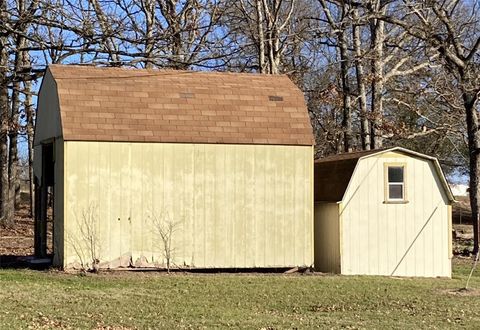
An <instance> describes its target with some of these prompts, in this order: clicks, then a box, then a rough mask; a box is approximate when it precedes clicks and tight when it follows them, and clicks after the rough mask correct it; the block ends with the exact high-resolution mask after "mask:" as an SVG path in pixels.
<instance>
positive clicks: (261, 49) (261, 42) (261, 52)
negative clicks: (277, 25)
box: [255, 0, 266, 73]
mask: <svg viewBox="0 0 480 330" xmlns="http://www.w3.org/2000/svg"><path fill="white" fill-rule="evenodd" d="M255 8H256V11H257V33H258V68H259V70H260V73H265V69H266V68H265V67H266V65H265V34H264V32H263V9H262V2H261V0H256V1H255Z"/></svg>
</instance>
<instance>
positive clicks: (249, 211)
mask: <svg viewBox="0 0 480 330" xmlns="http://www.w3.org/2000/svg"><path fill="white" fill-rule="evenodd" d="M240 150H241V154H240V155H241V157H242V160H241V162H240V163H242V164H243V165H242V166H243V167H244V169H245V172H244V173H245V177H244V178H242V182H243V183H242V185H241V186H240V188H239V189H238V190H237V192H240V193H241V194H242V195H243V198H244V203H245V211H244V214H245V218H244V220H243V221H245V225H244V230H243V235H244V236H243V237H244V243H243V245H244V248H245V251H246V252H245V254H246V255H245V259H246V260H247V261H248V262H247V263H246V265H248V267H255V266H257V265H260V263H259V261H258V256H257V251H256V248H257V246H256V244H255V242H256V241H257V231H256V222H257V218H258V217H257V209H256V208H255V200H256V186H255V157H249V156H248V155H251V153H252V150H251V149H250V147H248V146H242V148H241V149H240ZM236 221H238V222H239V223H241V222H242V219H241V218H237V219H236ZM246 237H249V238H250V239H249V242H248V243H247V240H246V239H245V238H246ZM241 238H242V236H237V239H241Z"/></svg>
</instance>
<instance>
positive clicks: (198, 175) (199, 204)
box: [192, 145, 206, 267]
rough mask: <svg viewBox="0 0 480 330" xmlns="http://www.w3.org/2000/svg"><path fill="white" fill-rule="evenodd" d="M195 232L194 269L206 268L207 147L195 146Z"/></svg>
mask: <svg viewBox="0 0 480 330" xmlns="http://www.w3.org/2000/svg"><path fill="white" fill-rule="evenodd" d="M194 150H195V158H194V186H195V203H194V217H195V222H194V230H195V237H196V239H195V248H194V256H193V260H194V262H192V264H193V266H194V267H205V251H206V245H205V241H206V228H205V224H206V220H205V198H206V196H205V177H204V175H205V154H206V152H205V145H196V146H194Z"/></svg>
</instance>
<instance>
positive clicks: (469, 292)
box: [443, 288, 480, 297]
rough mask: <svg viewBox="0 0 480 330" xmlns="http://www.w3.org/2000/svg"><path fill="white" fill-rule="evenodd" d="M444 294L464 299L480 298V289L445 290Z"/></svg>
mask: <svg viewBox="0 0 480 330" xmlns="http://www.w3.org/2000/svg"><path fill="white" fill-rule="evenodd" d="M443 293H446V294H450V295H454V296H462V297H478V296H480V289H473V288H472V289H465V288H460V289H453V290H452V289H448V290H443Z"/></svg>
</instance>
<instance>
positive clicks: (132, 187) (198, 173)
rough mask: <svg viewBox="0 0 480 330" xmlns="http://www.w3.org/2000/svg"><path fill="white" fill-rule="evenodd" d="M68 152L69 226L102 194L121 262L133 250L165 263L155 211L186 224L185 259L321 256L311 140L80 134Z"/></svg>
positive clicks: (228, 261) (182, 233) (234, 261)
mask: <svg viewBox="0 0 480 330" xmlns="http://www.w3.org/2000/svg"><path fill="white" fill-rule="evenodd" d="M68 148H69V147H67V149H68ZM72 153H73V154H74V156H72ZM65 155H66V157H67V159H66V166H67V167H69V166H70V165H71V166H70V167H72V168H71V169H70V170H69V173H68V175H67V177H66V181H67V189H68V192H66V197H65V198H66V201H65V205H66V208H68V209H69V210H66V218H65V223H66V224H67V226H68V227H69V228H66V230H76V229H75V228H76V227H75V226H72V225H70V224H71V223H74V222H75V218H74V216H75V214H76V213H79V212H80V213H81V212H82V209H84V208H85V207H86V206H88V205H89V203H91V202H97V203H98V204H99V205H100V207H101V210H99V214H101V217H102V218H104V219H103V221H102V222H101V224H100V228H101V229H102V230H101V231H102V235H105V236H106V237H107V238H105V239H103V240H102V241H103V242H104V243H105V245H106V248H105V256H104V260H105V261H108V262H110V266H112V267H118V266H119V265H120V262H123V265H124V266H126V265H128V263H129V262H130V258H128V257H131V258H132V261H133V262H136V261H138V260H139V259H140V258H141V257H142V256H144V257H145V258H146V259H147V261H148V262H149V263H157V264H162V263H163V262H164V255H163V251H162V247H163V244H162V242H161V240H160V239H159V237H158V234H157V233H156V231H155V230H154V228H153V227H154V226H153V219H154V218H155V217H156V218H157V219H158V220H159V221H166V220H171V221H173V222H181V223H182V226H180V228H179V229H178V231H177V232H176V233H175V235H174V237H173V239H174V248H175V251H174V257H175V260H174V261H175V263H176V264H178V265H189V264H190V265H192V266H196V267H253V266H261V267H280V266H294V265H309V264H311V263H312V261H313V260H312V259H313V255H312V246H311V244H312V235H313V233H312V230H313V228H312V216H313V215H312V210H311V208H312V205H311V202H312V198H313V197H312V187H311V183H312V180H313V178H312V168H311V166H312V165H311V156H312V148H311V147H286V146H232V145H228V146H227V145H222V146H219V145H188V144H183V145H179V144H140V143H138V144H137V143H134V144H130V143H103V142H102V143H92V142H82V143H76V142H75V143H74V144H73V147H72V149H71V150H70V149H68V150H66V152H65ZM85 155H87V157H85ZM75 209H76V210H75ZM129 218H130V220H129ZM118 219H120V220H118ZM130 223H131V224H130ZM66 251H67V253H66V254H67V259H68V260H69V261H71V262H72V261H75V260H76V259H77V258H76V257H75V256H74V255H72V252H71V250H69V249H67V250H66Z"/></svg>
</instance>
